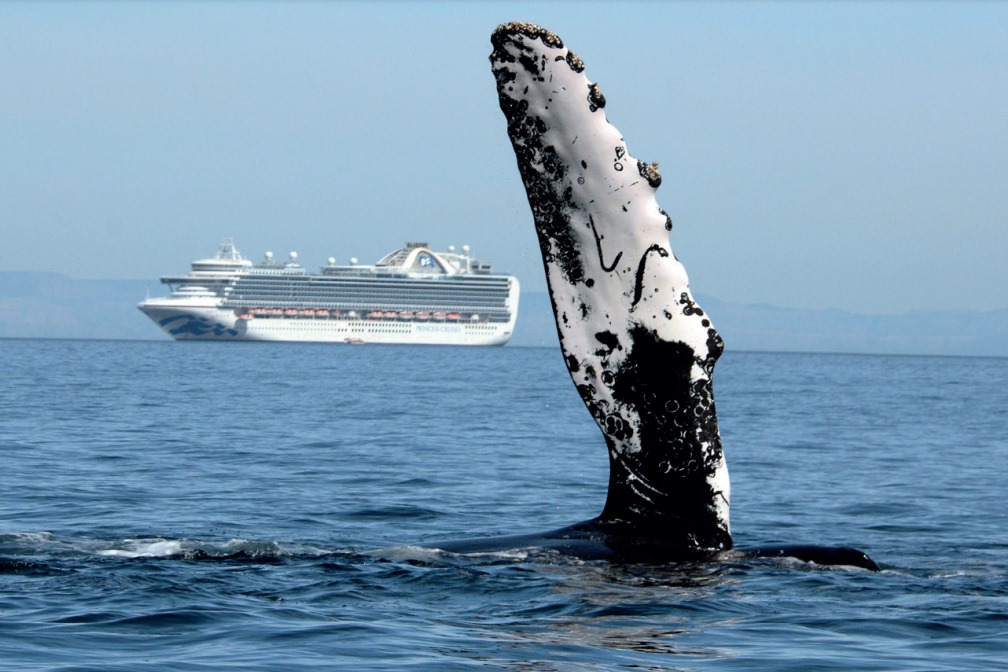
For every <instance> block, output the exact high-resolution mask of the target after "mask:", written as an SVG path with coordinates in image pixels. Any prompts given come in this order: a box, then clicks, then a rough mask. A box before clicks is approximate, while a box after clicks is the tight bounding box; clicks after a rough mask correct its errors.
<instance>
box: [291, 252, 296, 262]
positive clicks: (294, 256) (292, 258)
mask: <svg viewBox="0 0 1008 672" xmlns="http://www.w3.org/2000/svg"><path fill="white" fill-rule="evenodd" d="M290 260H291V261H297V252H291V253H290Z"/></svg>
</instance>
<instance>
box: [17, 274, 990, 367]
mask: <svg viewBox="0 0 1008 672" xmlns="http://www.w3.org/2000/svg"><path fill="white" fill-rule="evenodd" d="M148 289H149V290H150V292H151V293H152V294H154V295H161V294H163V293H164V290H165V288H164V287H163V286H162V285H161V284H160V283H158V282H156V281H147V280H75V279H73V278H69V277H67V276H65V275H61V274H58V273H29V272H0V338H85V339H127V340H153V339H165V338H168V337H167V336H166V335H165V334H164V333H163V332H161V330H159V329H158V328H157V327H156V326H154V324H153V323H152V322H151V321H150V320H148V319H147V317H145V316H144V315H143V314H142V313H141V312H140V311H139V310H137V308H136V305H137V303H138V302H140V301H141V300H142V299H143V298H144V296H146V294H147V291H148ZM697 300H698V302H699V303H700V305H701V306H703V307H704V309H705V310H706V311H707V312H708V313H710V315H711V317H712V319H713V321H714V324H715V326H716V327H717V329H718V331H719V332H720V334H721V336H722V337H723V338H724V339H725V343H726V346H727V347H728V348H729V349H731V350H763V351H777V352H860V353H870V354H908V355H910V354H913V355H970V356H990V357H1008V309H1002V310H993V311H987V312H967V311H953V310H934V311H914V312H910V313H905V314H902V315H861V314H856V313H849V312H845V311H841V310H803V309H797V308H780V307H777V306H770V305H740V304H732V303H726V302H723V301H718V300H717V299H713V298H710V297H705V296H703V295H700V296H698V297H697ZM556 343H557V336H556V327H555V326H554V323H553V313H552V310H551V308H550V302H549V296H548V295H547V294H545V293H536V292H523V293H522V297H521V306H520V312H519V316H518V325H517V327H516V328H515V335H514V337H513V338H512V339H511V343H510V345H512V346H526V347H528V346H532V347H534V346H546V347H554V346H556Z"/></svg>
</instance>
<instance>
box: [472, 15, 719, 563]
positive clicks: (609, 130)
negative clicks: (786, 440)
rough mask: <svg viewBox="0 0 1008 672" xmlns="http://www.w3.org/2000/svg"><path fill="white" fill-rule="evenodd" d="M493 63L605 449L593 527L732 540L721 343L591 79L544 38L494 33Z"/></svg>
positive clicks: (646, 175)
mask: <svg viewBox="0 0 1008 672" xmlns="http://www.w3.org/2000/svg"><path fill="white" fill-rule="evenodd" d="M491 41H492V43H493V47H494V50H493V53H492V54H491V56H490V61H491V64H492V67H493V71H494V75H495V78H496V80H497V91H498V97H499V101H500V107H501V111H502V112H503V113H504V116H505V117H506V119H507V128H508V135H509V137H510V139H511V144H512V146H513V148H514V151H515V158H516V160H517V163H518V170H519V173H520V174H521V177H522V181H523V183H524V185H525V190H526V195H527V196H528V202H529V207H530V208H531V211H532V215H533V219H534V220H535V226H536V233H537V235H538V239H539V244H540V250H541V252H542V258H543V265H544V267H545V270H546V279H547V283H548V286H549V291H550V298H551V299H552V303H553V308H554V313H555V317H556V323H557V333H558V335H559V338H560V345H561V348H562V349H563V354H564V357H565V359H566V361H567V366H568V369H569V371H570V374H571V377H572V379H573V381H574V384H575V386H576V387H577V390H578V392H579V394H580V395H581V398H582V399H583V400H584V402H585V405H586V406H587V407H588V410H589V412H590V413H591V415H592V417H593V418H594V419H595V421H596V423H597V424H598V426H599V428H600V429H601V431H602V433H603V435H604V437H605V441H606V444H607V446H608V449H609V456H610V483H609V495H608V498H607V500H606V506H605V509H604V510H603V512H602V516H601V518H600V520H599V524H600V525H602V526H604V527H606V529H609V530H612V531H614V532H615V531H617V530H626V531H628V532H631V533H634V534H637V535H639V536H641V537H642V538H648V539H650V540H653V541H655V542H657V543H659V544H663V545H665V546H667V547H668V548H670V549H679V550H681V551H682V552H692V551H695V550H700V551H703V552H707V551H710V552H717V551H722V550H725V549H728V548H730V547H731V535H730V532H729V524H728V504H729V485H728V472H727V468H726V466H725V463H724V459H723V455H722V451H721V440H720V436H719V434H718V429H717V419H716V414H715V410H714V401H713V393H712V388H711V375H712V373H713V369H714V363H715V362H716V360H717V358H718V356H719V355H720V354H721V350H722V343H721V338H720V337H719V336H718V335H717V332H716V331H715V330H714V327H713V326H712V324H711V322H710V319H709V317H708V316H707V315H706V314H705V313H704V311H703V310H702V309H700V307H699V306H697V305H696V303H695V301H694V300H693V297H692V294H691V293H690V289H689V282H688V279H687V276H686V271H685V269H684V268H683V266H682V264H680V263H679V261H678V259H676V257H675V254H673V252H672V249H671V246H670V245H669V231H670V230H671V228H672V226H671V220H670V218H669V217H668V215H667V214H666V213H665V211H664V210H662V209H661V208H660V207H659V206H658V202H657V201H656V199H655V191H656V189H657V188H658V186H659V185H660V183H661V176H660V175H659V173H658V167H657V164H649V163H645V162H643V161H639V160H637V159H635V158H634V157H633V156H631V155H630V153H629V151H628V149H627V146H626V143H625V142H624V141H623V137H622V136H621V135H620V132H619V131H618V130H617V129H616V128H615V127H614V126H612V125H611V124H610V123H609V122H608V121H607V120H606V116H605V112H604V108H605V105H606V102H605V98H604V96H602V93H601V91H600V90H599V87H598V86H597V85H596V84H594V83H592V82H590V81H589V80H588V79H587V78H586V77H585V75H584V74H583V72H584V63H583V62H582V61H581V59H580V58H578V57H577V56H576V55H575V54H574V53H573V52H571V51H570V50H569V49H567V48H565V47H564V45H563V42H562V40H560V38H559V37H557V36H556V35H555V34H553V33H551V32H549V31H547V30H545V29H543V28H540V27H538V26H534V25H531V24H527V23H510V24H505V25H502V26H500V27H499V28H497V30H496V31H494V34H493V37H492V40H491Z"/></svg>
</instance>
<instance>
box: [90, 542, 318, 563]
mask: <svg viewBox="0 0 1008 672" xmlns="http://www.w3.org/2000/svg"><path fill="white" fill-rule="evenodd" d="M96 554H97V555H99V556H103V557H113V558H180V559H183V560H251V561H257V562H272V561H280V560H282V559H284V558H287V557H291V556H293V555H295V553H293V552H291V551H286V550H284V549H283V548H282V547H281V546H280V544H278V543H277V542H275V541H249V540H248V539H230V540H228V541H226V542H224V543H212V542H204V541H192V540H188V539H163V538H153V539H124V540H122V541H121V542H117V543H116V544H115V545H114V546H113V547H112V548H103V549H98V550H97V551H96ZM309 554H310V553H309Z"/></svg>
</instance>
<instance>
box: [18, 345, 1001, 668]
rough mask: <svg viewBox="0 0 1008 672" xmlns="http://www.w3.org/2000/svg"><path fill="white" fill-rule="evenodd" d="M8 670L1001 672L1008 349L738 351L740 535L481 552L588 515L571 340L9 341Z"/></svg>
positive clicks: (589, 448) (584, 424) (594, 448)
mask: <svg viewBox="0 0 1008 672" xmlns="http://www.w3.org/2000/svg"><path fill="white" fill-rule="evenodd" d="M0 361H2V362H3V374H4V382H3V385H0V669H3V670H65V671H69V670H131V671H132V670H222V669H241V670H318V669H333V670H403V669H409V670H432V671H433V670H437V671H441V670H449V671H450V670H523V671H525V670H527V671H536V672H539V671H543V672H545V671H550V670H563V671H589V670H951V669H955V670H996V669H1008V645H1006V641H1008V530H1006V517H1008V516H1006V512H1008V506H1006V505H1005V501H1004V500H1005V493H1006V492H1008V418H1006V415H1005V409H1006V408H1008V360H1006V359H975V358H936V357H887V356H853V355H812V354H767V353H740V352H731V351H729V352H728V353H726V354H725V356H724V357H723V358H722V360H721V362H720V363H719V365H718V369H717V371H716V373H715V381H714V384H715V395H716V400H717V406H718V412H719V418H720V424H721V432H722V437H723V441H724V445H725V451H726V456H727V459H728V464H729V469H730V471H731V475H732V486H733V487H732V495H733V497H732V527H733V533H734V536H735V541H736V544H737V545H740V546H742V545H753V544H764V543H774V542H784V543H819V544H846V545H854V546H857V547H860V548H862V549H863V550H865V551H867V552H868V553H869V554H870V555H871V556H872V557H873V558H874V559H875V560H876V561H877V562H878V563H879V564H880V565H881V566H882V568H883V571H882V572H880V573H871V572H867V571H863V570H857V569H850V568H837V567H819V566H815V565H807V564H804V563H801V562H798V561H793V560H792V561H789V560H783V561H774V560H759V561H754V560H750V561H734V562H720V563H715V562H712V563H703V564H670V565H634V564H612V563H608V562H582V561H576V560H572V559H565V558H558V557H553V556H551V555H549V554H548V553H545V552H536V551H528V552H513V553H506V554H488V555H482V556H476V557H466V556H457V555H448V554H443V553H440V552H437V551H434V550H430V549H428V548H424V546H425V545H428V544H432V543H434V542H435V541H436V540H438V539H453V538H454V539H457V538H466V537H473V536H480V535H485V534H507V533H519V532H537V531H543V530H548V529H551V528H555V527H559V526H563V525H567V524H570V523H573V522H576V521H579V520H583V519H586V518H590V517H592V516H594V515H596V514H597V513H598V512H599V510H600V508H601V506H602V503H603V501H604V499H605V488H606V479H607V469H608V467H607V463H606V455H605V448H604V444H603V441H602V439H601V435H600V434H599V433H598V431H597V430H596V429H595V427H594V425H593V423H592V421H591V419H590V418H589V416H588V413H587V411H586V410H585V409H584V408H583V406H582V404H581V402H580V399H579V398H578V397H577V395H576V393H575V391H574V389H573V386H572V385H571V383H570V381H569V378H568V376H567V373H566V371H565V369H564V366H563V362H562V359H561V356H560V353H559V352H558V351H556V350H553V349H537V348H497V349H486V348H481V349H465V348H448V347H427V348H425V347H394V346H390V347H371V346H326V345H300V344H227V345H225V344H215V343H176V342H169V341H150V342H128V341H121V342H117V341H72V340H70V341H57V340H0Z"/></svg>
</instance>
